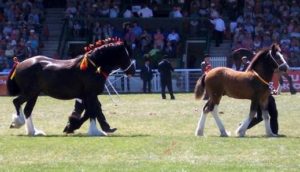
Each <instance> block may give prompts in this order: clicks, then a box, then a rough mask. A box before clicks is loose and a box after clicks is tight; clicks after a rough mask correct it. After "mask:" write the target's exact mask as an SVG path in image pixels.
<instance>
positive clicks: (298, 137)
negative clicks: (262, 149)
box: [205, 134, 300, 139]
mask: <svg viewBox="0 0 300 172" xmlns="http://www.w3.org/2000/svg"><path fill="white" fill-rule="evenodd" d="M209 137H211V138H218V137H219V138H225V139H227V138H228V139H230V138H235V139H248V138H262V139H263V138H267V139H268V138H273V139H276V138H287V139H300V136H289V135H284V134H279V135H278V136H277V137H268V136H266V135H256V136H253V135H251V136H244V137H239V136H229V137H221V136H216V135H211V136H205V138H209Z"/></svg>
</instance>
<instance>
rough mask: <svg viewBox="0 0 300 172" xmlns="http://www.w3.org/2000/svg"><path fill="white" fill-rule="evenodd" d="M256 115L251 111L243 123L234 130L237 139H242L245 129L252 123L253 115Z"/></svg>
mask: <svg viewBox="0 0 300 172" xmlns="http://www.w3.org/2000/svg"><path fill="white" fill-rule="evenodd" d="M255 114H256V111H251V110H250V114H249V116H248V117H247V118H246V119H245V120H244V122H243V123H242V124H241V125H240V126H239V127H238V128H237V129H236V134H237V135H238V136H239V137H244V136H245V134H246V131H247V128H248V126H249V124H250V122H251V121H252V119H253V117H254V115H255Z"/></svg>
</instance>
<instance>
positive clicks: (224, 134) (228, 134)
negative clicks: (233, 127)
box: [220, 131, 231, 137]
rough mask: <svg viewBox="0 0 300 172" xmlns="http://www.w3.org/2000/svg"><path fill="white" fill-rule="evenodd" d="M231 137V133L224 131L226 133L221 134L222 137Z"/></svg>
mask: <svg viewBox="0 0 300 172" xmlns="http://www.w3.org/2000/svg"><path fill="white" fill-rule="evenodd" d="M230 135H231V133H230V132H228V131H224V132H221V134H220V137H229V136H230Z"/></svg>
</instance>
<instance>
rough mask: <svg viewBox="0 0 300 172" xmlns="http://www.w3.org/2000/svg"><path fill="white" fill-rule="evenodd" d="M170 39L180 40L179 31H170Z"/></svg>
mask: <svg viewBox="0 0 300 172" xmlns="http://www.w3.org/2000/svg"><path fill="white" fill-rule="evenodd" d="M168 41H176V42H178V41H179V35H178V33H170V34H169V35H168Z"/></svg>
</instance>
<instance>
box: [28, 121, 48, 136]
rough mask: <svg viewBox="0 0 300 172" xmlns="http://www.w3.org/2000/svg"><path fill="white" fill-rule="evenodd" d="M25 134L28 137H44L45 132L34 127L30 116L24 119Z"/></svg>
mask: <svg viewBox="0 0 300 172" xmlns="http://www.w3.org/2000/svg"><path fill="white" fill-rule="evenodd" d="M26 132H27V135H28V136H45V135H46V134H45V132H44V131H42V130H38V129H36V128H35V127H34V125H33V122H32V118H31V116H30V117H29V118H27V119H26Z"/></svg>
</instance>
